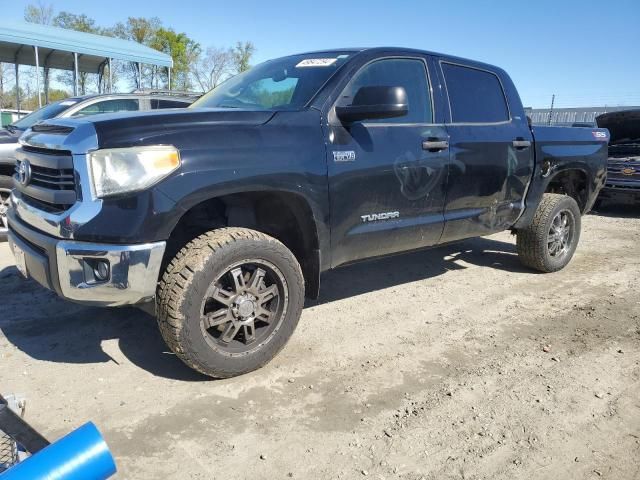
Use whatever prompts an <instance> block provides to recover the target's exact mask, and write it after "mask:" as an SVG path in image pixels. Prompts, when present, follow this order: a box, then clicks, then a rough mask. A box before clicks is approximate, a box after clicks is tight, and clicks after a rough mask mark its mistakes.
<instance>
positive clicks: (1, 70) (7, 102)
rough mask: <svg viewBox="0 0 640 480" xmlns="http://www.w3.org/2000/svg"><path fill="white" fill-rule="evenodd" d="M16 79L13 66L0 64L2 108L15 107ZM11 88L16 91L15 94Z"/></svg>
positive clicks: (0, 101) (0, 99) (0, 104)
mask: <svg viewBox="0 0 640 480" xmlns="http://www.w3.org/2000/svg"><path fill="white" fill-rule="evenodd" d="M15 78H16V77H15V74H14V70H13V65H10V64H8V63H0V108H10V107H13V105H15V98H16V95H15ZM9 85H11V87H9ZM11 88H13V89H14V90H13V94H12V92H11Z"/></svg>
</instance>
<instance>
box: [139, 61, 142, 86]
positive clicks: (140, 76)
mask: <svg viewBox="0 0 640 480" xmlns="http://www.w3.org/2000/svg"><path fill="white" fill-rule="evenodd" d="M138 89H140V90H142V64H141V63H140V62H138Z"/></svg>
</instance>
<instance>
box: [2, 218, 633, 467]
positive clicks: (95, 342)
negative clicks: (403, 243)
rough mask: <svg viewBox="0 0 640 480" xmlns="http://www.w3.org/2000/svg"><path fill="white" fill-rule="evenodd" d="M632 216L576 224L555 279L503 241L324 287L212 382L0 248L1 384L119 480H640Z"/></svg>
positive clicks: (138, 328)
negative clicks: (567, 259) (245, 363)
mask: <svg viewBox="0 0 640 480" xmlns="http://www.w3.org/2000/svg"><path fill="white" fill-rule="evenodd" d="M639 245H640V211H639V210H637V209H636V210H632V209H625V208H622V207H615V208H614V207H609V208H607V209H605V210H603V211H602V212H601V213H600V214H597V215H589V216H587V217H585V218H584V220H583V236H582V240H581V244H580V246H579V248H578V251H577V253H576V256H575V257H574V259H573V261H572V262H571V264H570V265H569V267H567V268H566V269H565V270H564V271H561V272H558V273H556V274H549V275H542V274H536V273H533V272H530V271H527V270H525V269H523V268H521V267H520V265H519V263H518V259H517V257H516V255H515V245H514V238H513V237H511V236H510V235H509V234H508V233H502V234H498V235H494V236H491V237H487V238H481V239H474V240H469V241H465V242H463V243H460V244H457V245H452V246H446V247H441V248H438V249H434V250H430V251H424V252H419V253H411V254H407V255H402V256H397V257H394V258H387V259H383V260H379V261H375V262H369V263H363V264H359V265H355V266H351V267H347V268H343V269H340V270H338V271H335V272H332V273H330V274H328V275H326V276H325V277H324V278H323V296H322V298H321V300H320V301H318V302H313V303H310V304H309V305H308V306H307V308H306V309H305V310H304V312H303V316H302V320H301V322H300V325H299V327H298V330H297V331H296V333H295V334H294V337H293V339H292V340H291V342H290V343H289V345H288V346H287V347H286V348H285V350H284V351H283V352H282V353H281V354H280V355H279V356H278V357H277V358H276V359H275V361H273V362H272V363H271V364H269V365H267V366H266V367H265V368H263V369H262V370H259V371H257V372H255V373H252V374H250V375H246V376H243V377H239V378H235V379H230V380H222V381H214V380H208V379H206V378H204V377H201V376H199V375H197V374H195V373H192V372H191V371H190V370H189V369H187V368H186V367H184V366H183V365H182V363H181V362H180V361H179V360H178V359H176V358H175V357H174V356H173V355H171V354H170V353H168V352H167V349H166V347H165V346H164V344H163V342H162V339H161V338H160V335H159V333H158V331H157V328H156V325H155V320H154V319H153V318H152V317H150V316H148V315H146V314H144V313H142V312H141V311H138V310H136V309H114V310H101V309H95V308H86V307H82V306H78V305H74V304H71V303H67V302H64V301H62V300H60V299H58V298H57V297H55V296H54V295H53V294H51V293H49V292H47V291H45V290H44V289H42V288H41V287H39V286H38V285H37V284H35V283H33V282H30V281H25V280H23V279H21V278H20V277H19V275H18V273H17V271H16V269H15V267H14V266H13V263H12V258H11V256H10V252H9V248H8V246H7V244H6V243H4V244H0V391H2V392H4V393H10V392H15V393H21V394H24V395H25V396H26V397H27V399H28V408H27V418H28V420H30V421H31V422H32V423H33V424H34V425H35V426H36V427H37V428H38V429H40V430H41V431H42V432H43V433H45V434H46V435H47V436H48V437H49V438H51V439H55V438H58V437H59V436H61V435H63V434H64V433H66V432H68V431H70V430H72V429H74V428H75V427H77V426H79V425H80V424H82V423H84V422H85V421H87V420H93V421H94V422H95V423H96V424H97V425H98V426H99V427H100V428H101V430H102V431H103V432H104V434H105V436H106V438H107V441H108V443H109V444H110V446H111V449H112V451H113V452H114V453H115V455H116V457H117V463H118V466H119V471H120V473H119V476H118V478H121V479H163V478H174V479H244V478H252V479H263V478H264V479H278V478H283V479H284V478H305V479H316V478H317V479H325V478H326V479H330V478H345V479H351V478H362V477H365V476H367V477H371V478H376V479H381V478H389V479H390V478H398V479H411V480H414V479H415V480H418V479H422V478H424V479H449V478H451V479H454V478H455V479H480V478H486V479H514V478H522V479H537V478H549V479H568V478H571V479H574V478H575V479H588V478H594V479H595V478H610V479H633V478H636V479H637V478H640V295H639V294H638V291H639V290H638V283H639V281H640V253H639V252H640V246H639Z"/></svg>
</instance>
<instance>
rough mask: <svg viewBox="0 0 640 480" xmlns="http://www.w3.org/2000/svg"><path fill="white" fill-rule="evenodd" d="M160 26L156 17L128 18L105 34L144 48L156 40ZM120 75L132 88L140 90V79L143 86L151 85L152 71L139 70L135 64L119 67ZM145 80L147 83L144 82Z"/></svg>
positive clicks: (147, 69)
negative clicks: (127, 80) (141, 45)
mask: <svg viewBox="0 0 640 480" xmlns="http://www.w3.org/2000/svg"><path fill="white" fill-rule="evenodd" d="M161 26H162V21H161V20H160V19H159V18H158V17H151V18H144V17H129V18H127V22H126V23H122V22H118V23H116V24H115V25H114V26H113V28H111V29H108V30H107V31H106V32H108V33H105V34H108V35H111V36H114V37H118V38H122V39H124V40H133V41H134V42H138V43H141V44H143V45H146V46H151V44H152V43H153V42H154V40H155V38H156V34H157V32H158V29H159V28H160V27H161ZM121 71H122V74H123V75H124V77H125V78H128V79H129V82H130V83H131V84H132V85H133V87H134V88H142V84H141V83H140V79H141V77H142V79H143V84H144V83H151V84H153V80H154V79H153V69H151V68H149V67H145V68H143V69H142V71H141V70H139V68H138V64H137V63H136V62H126V63H124V64H123V65H122V67H121ZM144 80H147V82H144Z"/></svg>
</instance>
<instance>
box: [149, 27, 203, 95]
mask: <svg viewBox="0 0 640 480" xmlns="http://www.w3.org/2000/svg"><path fill="white" fill-rule="evenodd" d="M150 47H151V48H155V49H156V50H159V51H161V52H164V53H166V54H168V55H171V58H173V78H172V79H171V86H174V85H175V87H176V88H177V89H179V90H190V89H191V86H192V85H191V66H192V65H193V63H194V61H195V60H196V59H197V58H198V56H199V55H200V53H201V48H200V44H198V43H197V42H195V41H194V40H192V39H190V38H189V37H188V36H187V34H185V33H176V32H175V31H174V30H173V29H171V28H163V27H161V28H159V29H158V30H157V31H156V34H155V38H154V39H153V41H152V42H151V44H150ZM167 80H168V79H167Z"/></svg>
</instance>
